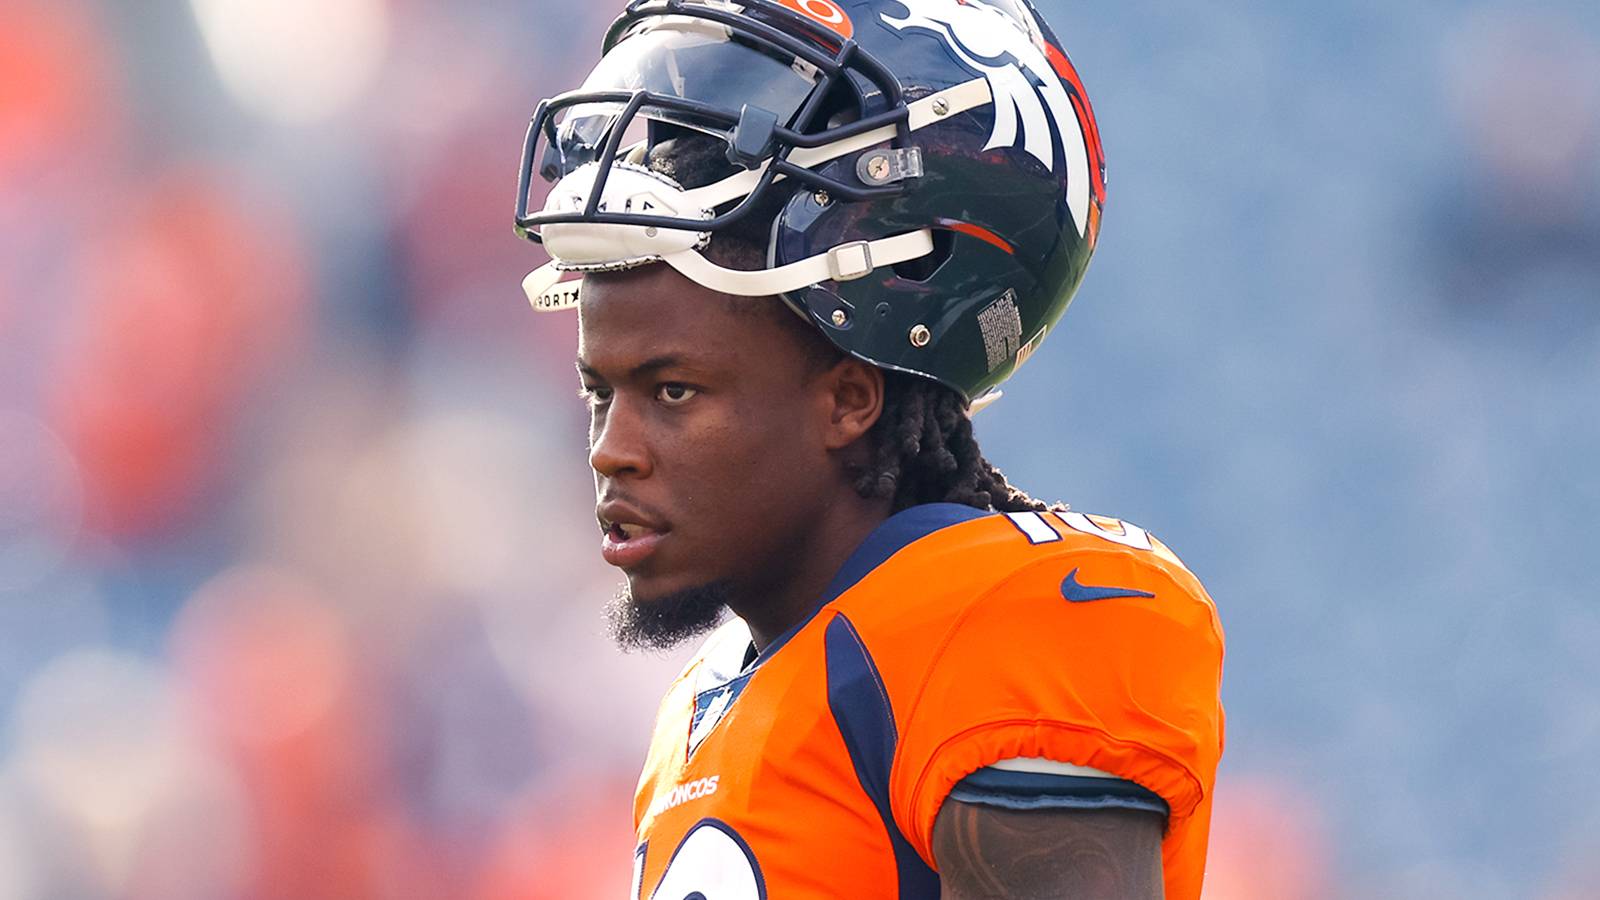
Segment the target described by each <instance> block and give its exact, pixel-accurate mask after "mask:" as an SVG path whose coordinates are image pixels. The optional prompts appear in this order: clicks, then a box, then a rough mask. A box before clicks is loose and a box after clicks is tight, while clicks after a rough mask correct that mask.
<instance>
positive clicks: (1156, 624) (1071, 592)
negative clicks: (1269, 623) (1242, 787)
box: [633, 504, 1223, 900]
mask: <svg viewBox="0 0 1600 900" xmlns="http://www.w3.org/2000/svg"><path fill="white" fill-rule="evenodd" d="M821 599H822V601H823V602H822V604H821V605H820V607H819V609H818V611H817V613H816V614H815V615H813V616H812V617H811V618H809V619H808V620H807V621H805V622H803V623H802V624H800V625H799V626H797V627H796V628H795V629H794V630H793V631H791V632H790V633H789V634H788V635H785V636H784V637H783V638H780V639H779V640H777V641H775V642H774V643H773V644H772V646H770V647H768V648H767V649H766V651H765V652H764V653H762V654H761V655H760V657H759V658H755V659H753V660H752V659H751V658H752V657H753V656H754V654H753V652H752V651H751V647H750V643H749V642H750V636H749V631H748V630H747V629H746V628H744V626H743V623H742V622H740V621H738V620H734V621H733V622H730V623H729V624H728V625H726V626H724V627H723V628H722V629H720V630H719V631H718V632H717V633H716V634H715V635H713V636H712V638H711V639H710V640H709V641H708V642H707V643H706V645H705V647H704V648H703V649H702V650H701V651H700V652H699V653H698V654H697V655H696V656H695V657H694V659H692V660H691V661H690V662H689V664H688V665H687V666H686V667H685V668H684V670H683V673H682V674H681V675H680V676H679V677H678V679H677V680H676V681H675V682H674V683H673V685H672V687H671V688H670V689H669V690H668V692H667V695H666V697H665V699H664V700H663V701H662V705H661V710H660V713H659V715H658V718H657V723H656V732H655V737H654V739H653V741H652V744H651V748H650V754H649V758H648V760H647V762H646V764H645V769H644V775H643V777H642V778H641V780H640V783H639V791H638V795H637V797H636V800H635V805H634V819H635V824H636V826H637V830H638V836H639V847H638V851H637V853H636V856H635V859H634V865H635V868H634V881H635V887H634V891H633V896H634V897H635V898H638V900H684V898H688V897H703V898H705V900H758V898H773V900H791V898H820V897H829V898H835V897H851V898H863V900H880V898H881V900H907V898H937V897H938V896H939V886H938V885H939V882H938V875H937V872H938V868H939V861H938V860H937V859H936V858H935V857H934V855H933V851H932V843H933V825H934V820H935V818H936V817H937V816H938V813H939V808H940V806H941V804H943V803H944V801H945V799H946V798H947V797H949V796H950V795H951V792H952V789H954V788H956V787H957V785H958V783H961V784H965V783H966V782H964V779H968V776H970V775H973V773H976V772H979V770H984V771H985V772H988V771H993V770H990V769H988V767H990V766H993V765H995V764H996V763H1001V762H1003V761H1007V760H1013V759H1019V758H1023V759H1028V758H1036V759H1044V760H1051V761H1055V762H1057V763H1067V764H1071V765H1073V766H1082V767H1087V768H1091V769H1094V770H1099V772H1101V773H1105V774H1107V775H1109V776H1114V778H1108V779H1105V781H1106V782H1107V783H1115V784H1127V783H1131V784H1128V787H1130V788H1132V789H1133V790H1134V791H1138V792H1140V793H1153V795H1154V796H1155V797H1159V801H1164V807H1165V809H1166V811H1167V812H1168V819H1167V823H1168V827H1167V832H1166V837H1165V840H1164V842H1163V846H1162V857H1163V868H1164V872H1165V877H1166V892H1167V893H1166V896H1167V897H1169V898H1173V900H1194V898H1198V897H1199V896H1200V881H1201V876H1202V874H1203V872H1204V868H1205V855H1206V838H1207V833H1208V830H1209V827H1210V818H1211V788H1212V784H1213V781H1214V778H1215V775H1216V768H1217V761H1218V758H1219V757H1220V756H1221V753H1222V730H1223V714H1222V707H1221V703H1220V700H1219V697H1218V690H1219V686H1220V681H1221V676H1222V630H1221V626H1220V625H1219V623H1218V620H1217V614H1216V609H1215V607H1214V606H1213V605H1212V603H1211V600H1210V598H1209V597H1208V596H1207V595H1206V592H1205V590H1204V588H1202V587H1201V586H1200V583H1199V581H1198V580H1196V578H1195V577H1194V576H1193V575H1192V574H1190V572H1189V571H1188V570H1187V569H1186V568H1184V566H1183V564H1182V563H1181V562H1179V561H1178V558H1177V557H1176V556H1174V555H1173V554H1172V552H1171V551H1170V550H1168V549H1167V548H1166V547H1165V546H1164V545H1163V544H1161V542H1160V541H1158V540H1156V539H1155V538H1154V537H1152V536H1150V535H1149V534H1148V533H1146V532H1144V531H1143V530H1141V529H1139V528H1137V527H1135V526H1132V525H1127V524H1124V523H1121V522H1118V521H1116V520H1111V519H1104V518H1101V517H1089V516H1084V515H1082V514H1079V513H1043V514H1040V513H1014V514H1006V515H1000V514H994V513H983V512H980V511H978V510H974V509H970V508H968V507H963V506H956V505H953V504H930V505H927V506H920V507H915V508H913V509H910V510H907V511H905V512H902V513H900V514H898V515H896V516H894V517H892V518H891V519H889V520H888V521H887V522H885V523H884V524H883V525H882V526H881V527H879V528H878V529H877V530H876V531H875V532H873V534H872V535H871V536H870V537H869V538H868V539H867V540H866V541H865V542H864V543H863V544H862V546H861V547H860V548H859V549H858V550H857V551H856V552H855V554H854V555H853V556H852V557H851V558H850V560H849V561H848V562H846V563H845V565H844V567H843V568H842V569H841V570H840V572H839V574H838V575H837V576H836V577H835V579H834V582H833V584H832V585H830V587H829V589H828V592H827V594H826V596H824V597H823V598H821ZM958 794H959V792H958ZM962 799H965V798H964V797H963V798H962Z"/></svg>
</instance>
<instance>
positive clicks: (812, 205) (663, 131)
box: [516, 0, 1105, 405]
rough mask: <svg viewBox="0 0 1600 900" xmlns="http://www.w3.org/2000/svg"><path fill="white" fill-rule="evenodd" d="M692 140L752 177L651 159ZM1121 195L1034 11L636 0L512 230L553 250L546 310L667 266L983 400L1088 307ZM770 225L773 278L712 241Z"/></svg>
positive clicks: (555, 109) (566, 113) (539, 117)
mask: <svg viewBox="0 0 1600 900" xmlns="http://www.w3.org/2000/svg"><path fill="white" fill-rule="evenodd" d="M687 132H695V133H698V134H702V135H709V136H711V137H712V138H714V139H716V140H718V141H720V142H722V145H724V146H725V147H726V157H727V161H728V163H729V167H728V171H729V172H731V173H732V174H729V175H728V176H727V177H724V178H721V179H720V180H716V181H714V182H713V183H710V184H701V185H692V186H688V187H685V186H684V185H680V184H678V183H677V182H676V181H674V180H673V179H672V178H671V177H668V176H667V175H666V174H663V173H661V172H658V171H653V170H652V169H651V168H650V167H649V166H647V165H646V164H645V163H646V161H647V159H648V158H649V151H650V149H651V148H652V147H653V146H654V145H656V144H658V143H660V142H662V141H664V140H667V139H670V137H671V136H674V135H679V136H681V135H683V134H685V133H687ZM541 182H543V183H547V184H548V185H549V187H548V189H547V190H546V189H545V187H544V185H543V184H541ZM540 193H543V197H542V198H540V197H539V196H538V195H539V194H540ZM541 199H542V203H541V202H540V201H541ZM1104 201H1105V162H1104V153H1103V152H1102V150H1101V146H1100V136H1099V131H1098V128H1097V126H1096V124H1095V119H1094V114H1093V111H1092V109H1091V107H1090V105H1089V100H1088V96H1087V94H1086V93H1085V92H1084V89H1083V85H1082V83H1081V82H1080V80H1079V78H1078V74H1077V72H1076V71H1075V70H1074V68H1073V66H1072V63H1071V62H1070V61H1068V58H1067V55H1066V53H1065V52H1063V50H1062V49H1061V45H1060V43H1059V42H1058V41H1057V40H1056V38H1055V36H1054V34H1053V33H1052V32H1051V31H1050V29H1049V27H1048V26H1046V25H1045V23H1044V22H1043V21H1042V20H1041V19H1040V17H1039V15H1038V14H1037V12H1035V11H1034V9H1033V7H1032V6H1031V5H1030V4H1029V3H1028V2H1027V0H634V2H631V3H629V4H628V6H627V8H626V10H625V11H624V12H623V13H622V15H621V17H620V18H618V19H617V20H616V22H615V23H614V24H613V25H612V26H611V29H610V31H609V33H608V34H607V36H606V39H605V43H604V53H603V55H602V58H601V60H600V63H599V65H597V66H596V67H595V69H594V70H593V71H592V72H591V73H590V74H589V77H588V78H587V80H586V81H585V82H584V84H583V85H582V87H580V88H579V89H578V90H576V91H572V92H570V93H565V94H561V95H559V96H556V97H553V98H551V99H548V100H545V101H544V102H542V103H540V104H539V106H538V109H537V111H536V112H535V114H534V117H533V122H532V124H531V126H530V127H529V129H528V135H527V141H526V144H525V147H524V150H523V155H522V167H521V175H520V178H519V183H518V188H517V204H516V230H517V233H518V234H519V235H522V236H523V237H525V238H527V239H529V240H532V241H535V242H538V243H541V244H543V245H544V247H545V249H546V250H547V251H548V253H549V254H550V257H551V262H550V263H549V264H548V265H546V266H543V267H541V268H540V269H538V270H536V271H535V272H533V273H532V274H530V275H529V276H528V278H527V279H526V280H525V282H524V288H525V289H526V291H527V293H528V296H529V299H530V301H531V302H532V303H533V305H534V307H535V308H537V309H542V310H549V309H562V308H568V307H572V306H575V305H576V303H577V299H578V289H579V284H580V281H579V280H567V281H565V282H563V281H562V278H563V276H564V274H565V273H581V272H586V271H597V270H606V269H619V268H628V267H632V266H638V265H645V264H650V263H656V262H663V263H666V264H667V265H670V266H672V267H673V268H674V269H676V270H677V271H679V272H680V273H682V274H683V275H685V276H686V277H688V278H690V279H693V280H694V281H696V282H698V283H700V284H702V285H704V286H706V287H708V288H711V289H713V290H716V291H719V292H723V293H727V294H734V295H743V296H768V295H770V296H775V297H779V298H781V299H782V300H783V301H784V302H786V303H788V304H789V305H790V306H792V307H793V308H794V309H795V310H796V311H797V312H799V313H800V314H802V315H803V316H804V317H805V318H806V319H808V320H809V321H811V322H812V323H814V324H815V326H816V327H817V328H818V330H820V331H821V332H822V333H823V334H824V335H826V336H827V338H828V339H829V340H830V341H832V342H833V343H834V344H835V345H836V346H838V347H839V348H840V349H841V350H843V351H845V352H847V353H851V354H853V355H855V356H857V357H859V358H861V359H864V360H867V361H869V362H872V363H874V364H876V365H878V366H881V367H883V368H886V369H893V370H898V371H904V372H911V373H915V374H917V375H922V376H925V377H929V378H933V379H937V380H938V381H940V382H942V383H944V384H946V385H948V386H949V387H951V388H954V389H955V390H957V391H959V392H960V393H961V395H962V396H963V397H964V398H965V399H966V400H967V401H968V402H969V404H973V403H974V401H977V402H978V404H981V402H982V399H983V398H985V397H986V395H989V394H990V392H991V391H992V390H993V389H994V388H995V387H996V386H997V385H999V384H1000V383H1001V382H1002V381H1004V380H1005V379H1006V378H1008V377H1009V376H1010V375H1011V374H1012V373H1013V372H1014V371H1015V370H1016V369H1017V367H1018V366H1020V365H1022V363H1024V362H1026V361H1027V359H1028V357H1029V356H1030V355H1031V354H1032V353H1033V352H1034V350H1036V349H1037V348H1038V346H1039V343H1040V342H1041V341H1042V340H1043V339H1044V337H1045V335H1046V334H1047V333H1048V332H1049V330H1050V329H1051V328H1052V327H1054V325H1055V323H1056V321H1057V320H1058V319H1059V318H1060V317H1061V314H1062V313H1063V312H1064V311H1065V310H1066V308H1067V305H1068V303H1070V302H1071V300H1072V296H1073V294H1074V292H1075V291H1076V290H1077V288H1078V284H1079V282H1080V281H1081V280H1082V278H1083V274H1084V270H1085V268H1086V267H1087V266H1088V263H1089V257H1090V255H1091V253H1092V252H1093V250H1094V247H1095V243H1096V239H1097V236H1098V233H1099V229H1100V213H1101V209H1102V206H1103V204H1104ZM535 205H541V206H542V208H540V209H538V210H537V211H535V210H534V207H535ZM772 209H776V210H777V212H776V215H772V213H771V212H770V210H772ZM757 210H760V211H762V212H761V213H760V215H762V216H763V217H765V216H771V221H770V223H769V222H765V221H755V220H751V221H741V220H745V219H746V217H748V216H751V215H754V214H756V211H757ZM752 223H753V224H754V225H755V226H756V227H758V228H761V229H763V230H764V233H765V235H766V238H767V241H766V260H765V263H766V264H765V267H764V268H760V269H756V270H736V269H730V268H725V267H723V266H720V265H717V264H715V263H713V262H712V261H711V260H709V259H708V258H707V257H706V256H705V255H704V254H703V253H702V252H701V251H702V250H704V249H705V248H706V246H707V244H708V242H711V241H714V240H715V239H716V235H717V234H718V233H719V232H721V231H722V230H723V229H726V228H729V227H730V226H733V225H735V224H739V225H740V226H741V228H748V226H750V225H751V224H752ZM974 405H977V404H974Z"/></svg>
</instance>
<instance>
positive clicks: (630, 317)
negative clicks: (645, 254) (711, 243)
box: [578, 264, 798, 371]
mask: <svg viewBox="0 0 1600 900" xmlns="http://www.w3.org/2000/svg"><path fill="white" fill-rule="evenodd" d="M579 297H580V299H579V303H578V360H579V362H581V363H583V364H584V365H586V366H588V367H590V368H593V369H596V370H602V371H603V370H605V369H607V368H617V367H621V368H627V367H631V366H632V365H636V364H637V363H638V362H639V361H640V360H643V359H648V358H656V357H660V356H663V355H671V356H674V357H679V358H683V359H685V360H686V361H693V362H695V363H697V364H700V365H705V366H712V367H719V368H720V367H724V366H736V365H741V364H754V363H756V362H758V361H765V364H767V365H770V364H771V363H772V362H774V361H776V360H775V359H774V358H775V357H776V358H782V357H785V356H792V355H793V356H797V355H798V348H797V347H796V346H795V344H796V341H795V340H794V338H793V337H792V336H791V335H789V334H788V333H786V331H785V329H783V328H781V327H779V325H778V318H777V315H775V314H774V313H777V314H781V315H790V313H789V312H788V311H787V309H776V310H771V311H767V310H763V309H762V308H761V307H760V306H759V305H757V304H761V303H772V304H781V302H782V301H780V300H776V299H758V300H750V301H743V300H735V299H733V298H729V297H726V296H724V295H722V294H719V293H717V292H715V291H712V290H710V289H709V288H705V287H702V286H701V285H698V284H696V283H694V282H693V281H690V280H689V279H687V278H685V277H683V276H682V275H679V274H678V273H677V272H676V271H674V270H673V269H672V268H671V267H669V266H665V265H661V264H656V265H650V266H645V267H642V268H639V269H630V270H627V271H623V272H604V273H600V272H596V273H591V274H589V275H586V276H584V279H583V289H582V291H581V293H580V294H579Z"/></svg>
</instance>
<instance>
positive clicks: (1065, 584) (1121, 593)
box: [1061, 569, 1155, 603]
mask: <svg viewBox="0 0 1600 900" xmlns="http://www.w3.org/2000/svg"><path fill="white" fill-rule="evenodd" d="M1061 596H1063V597H1065V598H1067V601H1068V602H1069V603H1092V602H1094V601H1095V600H1114V599H1116V598H1118V597H1154V596H1155V594H1151V593H1147V592H1145V591H1136V590H1134V589H1132V588H1120V587H1099V586H1097V585H1093V584H1079V583H1078V570H1077V569H1073V570H1072V571H1071V572H1068V573H1067V577H1066V578H1064V579H1062V581H1061Z"/></svg>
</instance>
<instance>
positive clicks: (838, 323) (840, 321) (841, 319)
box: [833, 309, 850, 328]
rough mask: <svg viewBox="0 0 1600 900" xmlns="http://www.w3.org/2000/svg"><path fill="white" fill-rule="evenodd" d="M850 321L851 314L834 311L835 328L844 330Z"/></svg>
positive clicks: (839, 310)
mask: <svg viewBox="0 0 1600 900" xmlns="http://www.w3.org/2000/svg"><path fill="white" fill-rule="evenodd" d="M848 321H850V314H849V313H847V312H845V311H844V310H842V309H836V310H834V311H833V325H834V327H835V328H843V327H844V326H845V323H846V322H848Z"/></svg>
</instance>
